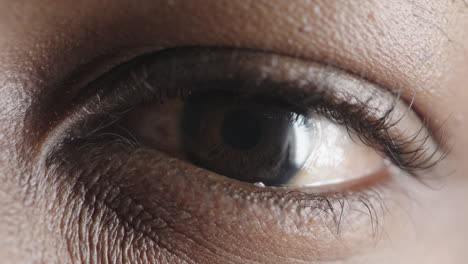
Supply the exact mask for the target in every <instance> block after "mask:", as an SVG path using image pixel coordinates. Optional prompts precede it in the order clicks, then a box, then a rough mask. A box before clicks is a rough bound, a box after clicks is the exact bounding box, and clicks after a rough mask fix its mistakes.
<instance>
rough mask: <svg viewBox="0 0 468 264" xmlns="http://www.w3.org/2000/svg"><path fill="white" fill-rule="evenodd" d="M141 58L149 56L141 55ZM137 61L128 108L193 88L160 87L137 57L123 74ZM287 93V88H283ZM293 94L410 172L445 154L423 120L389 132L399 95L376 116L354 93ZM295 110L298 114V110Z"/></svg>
mask: <svg viewBox="0 0 468 264" xmlns="http://www.w3.org/2000/svg"><path fill="white" fill-rule="evenodd" d="M144 61H148V60H147V59H146V58H144ZM150 61H151V60H150ZM139 65H141V66H142V67H140V70H137V71H133V70H132V71H130V72H129V76H130V83H131V86H132V90H134V89H136V90H139V91H141V93H142V98H141V99H139V102H133V103H128V102H122V103H123V104H127V103H128V104H129V105H131V106H130V107H128V108H127V109H131V108H132V107H133V106H135V104H137V103H154V102H159V103H164V100H165V98H168V97H174V96H178V97H180V98H182V99H184V98H186V97H187V96H189V95H190V93H192V92H195V91H194V90H193V89H192V88H188V89H186V87H184V86H180V87H171V88H176V89H171V88H169V87H160V86H156V85H153V84H150V83H148V82H146V79H147V78H148V76H149V74H148V72H147V71H146V69H147V68H146V64H145V63H142V64H140V62H139V61H138V60H135V61H132V62H131V63H129V64H128V65H124V67H123V69H124V72H123V74H126V73H127V71H126V70H125V69H128V68H131V67H129V66H132V67H139ZM246 77H247V79H249V78H255V77H254V76H250V75H249V76H246ZM231 81H232V80H231ZM251 81H255V80H251ZM262 81H263V82H264V81H266V82H267V83H266V84H265V83H262V84H261V86H268V85H274V86H275V87H273V88H274V89H268V90H269V92H271V93H276V94H273V96H272V95H271V94H267V92H265V91H263V95H266V96H267V97H269V98H272V97H273V98H275V97H278V98H281V96H284V93H285V90H288V89H282V94H280V93H278V91H275V90H276V88H278V87H277V86H278V85H279V84H278V83H275V82H274V81H269V80H268V79H267V80H262ZM281 85H291V83H289V84H288V83H285V84H283V83H282V84H281ZM292 85H295V84H292ZM283 88H284V87H283ZM287 88H288V87H287ZM208 90H209V89H208ZM196 92H198V91H196ZM234 92H236V91H234ZM237 92H239V93H241V91H237ZM296 92H297V91H296ZM286 93H288V92H287V91H286ZM302 93H304V92H302ZM288 94H289V93H288ZM292 94H293V95H291V96H292V97H293V98H290V99H289V100H285V101H286V102H285V103H286V105H288V106H290V109H291V110H292V111H297V110H298V108H299V110H300V109H304V110H310V111H315V112H317V113H318V114H321V115H322V116H324V117H326V118H328V119H330V120H332V121H334V122H336V123H338V124H341V125H344V126H345V127H346V128H347V129H348V131H350V132H351V131H354V132H356V133H355V134H356V135H357V136H358V139H359V140H360V141H362V142H363V143H364V144H366V145H368V146H370V147H373V148H375V149H377V150H378V151H379V152H380V153H382V154H384V155H386V156H387V158H388V159H389V160H390V161H392V162H393V164H394V165H396V166H397V167H399V168H401V169H403V170H405V171H408V172H410V173H412V174H414V173H415V172H416V171H418V170H423V169H428V168H431V167H433V166H434V165H436V164H437V163H438V162H439V161H440V160H442V159H443V158H444V157H445V154H440V151H439V149H438V148H435V149H431V148H428V147H427V146H426V145H427V144H426V143H427V141H429V140H431V138H432V135H431V134H430V133H427V134H424V136H423V138H422V139H420V138H419V137H420V136H421V133H423V132H426V129H425V124H424V122H422V124H421V129H420V130H418V131H416V132H415V133H414V134H413V135H406V134H403V133H402V134H399V135H395V134H391V133H390V130H391V129H392V127H394V126H397V124H398V120H397V121H394V120H392V118H391V117H392V114H393V110H394V107H395V106H396V104H397V100H399V99H400V98H399V95H396V96H395V101H394V102H393V105H392V106H391V107H390V108H389V110H388V111H387V112H385V114H384V115H383V116H382V115H380V116H379V117H376V116H373V115H372V114H371V113H370V110H371V109H369V106H368V105H367V102H359V98H356V97H353V99H354V100H355V101H358V103H353V104H351V103H347V102H344V101H343V102H340V103H338V102H336V101H333V100H329V99H325V98H326V97H330V95H329V94H328V92H325V91H318V90H317V89H316V90H314V91H312V92H306V93H304V94H301V95H300V94H296V95H294V92H292ZM143 95H144V96H143ZM304 95H305V96H304ZM244 96H247V98H248V97H251V96H262V94H255V93H253V94H249V93H246V92H245V91H244ZM301 96H302V97H301ZM282 99H283V98H282ZM372 99H373V98H368V100H367V101H370V100H372ZM119 100H124V101H129V102H130V101H133V100H134V99H128V100H127V99H126V98H125V97H122V98H120V99H119ZM411 106H412V105H410V106H409V109H411ZM298 113H299V114H301V112H300V111H299V112H298ZM401 118H403V117H401ZM350 135H351V133H350ZM438 146H439V144H438V145H437V147H438ZM429 151H430V152H429ZM438 155H439V156H438Z"/></svg>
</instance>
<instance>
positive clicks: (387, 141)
mask: <svg viewBox="0 0 468 264" xmlns="http://www.w3.org/2000/svg"><path fill="white" fill-rule="evenodd" d="M396 100H398V99H396ZM395 104H396V101H395V102H394V103H392V105H391V107H390V108H389V110H387V111H386V112H385V114H384V115H383V116H381V117H375V116H372V115H370V114H369V109H366V106H365V105H366V104H365V103H364V102H361V103H360V105H361V106H358V107H356V106H355V105H347V104H340V105H335V106H327V105H321V106H318V107H317V108H316V111H317V112H319V113H320V114H321V115H323V116H325V117H327V118H328V119H330V120H333V121H335V122H337V123H338V124H341V125H344V126H345V127H346V128H347V130H348V131H349V132H350V131H355V132H356V133H353V134H351V133H350V136H351V137H353V136H355V137H358V140H359V141H361V142H363V143H364V144H366V145H368V146H370V147H372V148H374V149H377V151H379V152H381V153H382V154H384V155H385V156H386V157H387V158H388V159H389V160H390V161H391V162H392V163H393V164H395V165H396V166H397V167H399V168H400V169H403V170H405V171H408V172H410V173H412V174H414V173H415V172H416V171H419V170H425V169H429V168H431V167H433V166H435V165H436V164H437V163H438V162H439V161H441V160H442V159H443V158H444V157H445V155H443V154H439V147H436V148H435V149H433V150H430V149H429V148H428V147H427V146H426V145H427V143H428V141H429V140H431V137H432V135H431V134H430V133H425V134H424V135H423V133H424V131H425V125H424V124H421V127H420V128H419V129H418V130H417V131H416V132H414V133H413V134H409V135H406V134H403V133H400V134H398V135H393V134H391V133H390V131H391V130H392V128H393V127H395V126H397V125H398V122H399V121H400V120H401V119H403V118H404V116H403V115H402V116H401V117H400V118H399V119H398V120H396V121H395V120H393V119H392V115H393V113H394V108H395V106H396V105H395ZM406 114H407V112H406V113H404V115H406Z"/></svg>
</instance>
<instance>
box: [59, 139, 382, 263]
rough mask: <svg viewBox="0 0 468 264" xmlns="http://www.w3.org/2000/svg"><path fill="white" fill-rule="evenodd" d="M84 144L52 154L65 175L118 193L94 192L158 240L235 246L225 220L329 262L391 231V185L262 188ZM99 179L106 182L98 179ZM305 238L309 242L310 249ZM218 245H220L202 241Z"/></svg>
mask: <svg viewBox="0 0 468 264" xmlns="http://www.w3.org/2000/svg"><path fill="white" fill-rule="evenodd" d="M82 143H84V142H82ZM82 143H79V142H77V143H76V142H75V143H68V146H66V147H65V148H64V149H63V150H60V151H59V152H58V153H56V154H54V155H53V156H52V157H51V159H50V163H51V164H62V165H60V168H59V171H63V172H64V173H66V174H69V175H80V179H79V181H81V182H82V183H83V185H84V186H88V187H90V188H94V189H96V190H101V191H100V192H102V191H106V190H107V191H106V192H110V191H109V189H114V190H115V189H117V190H118V191H117V193H118V195H117V194H115V195H108V193H107V195H103V194H99V193H96V191H94V195H95V196H97V197H104V198H103V199H104V200H102V201H101V202H102V203H104V204H106V206H107V207H108V208H110V209H111V210H112V211H113V212H114V213H116V214H117V215H118V216H119V218H121V219H122V221H124V222H127V223H128V225H129V226H130V227H131V228H132V229H134V230H135V231H136V232H143V234H144V235H145V236H149V237H150V238H151V236H155V235H159V236H161V234H168V233H171V232H175V231H174V230H177V232H181V234H183V236H187V237H193V238H194V239H196V240H200V241H203V239H204V238H203V236H202V237H200V236H201V234H200V233H199V232H201V231H203V230H204V231H203V232H215V233H216V234H212V235H213V236H214V237H215V238H216V239H219V240H221V239H224V240H225V241H224V242H223V243H228V242H227V241H229V240H232V241H231V242H232V243H235V241H236V239H238V238H236V234H234V233H230V232H227V233H225V234H223V232H226V231H225V229H223V228H221V227H217V228H214V229H213V228H211V227H212V225H213V224H215V223H218V224H219V225H227V226H228V230H231V231H234V230H237V228H240V227H242V228H244V231H245V232H247V234H248V236H251V237H252V239H254V238H255V239H260V240H265V241H266V240H271V239H274V237H275V236H276V235H282V236H285V237H288V238H289V239H290V241H292V242H291V243H293V244H294V243H298V245H297V247H296V249H301V250H299V251H298V252H290V253H291V256H294V255H296V256H300V255H301V254H304V252H310V245H315V247H316V248H317V254H320V257H321V258H323V259H324V260H327V259H326V258H327V256H336V254H331V252H332V251H333V252H334V253H336V252H339V251H340V250H342V251H343V254H345V255H347V254H349V251H348V250H349V249H347V248H346V247H347V246H345V247H343V248H341V247H342V246H343V245H348V246H349V245H352V247H351V248H353V249H354V248H358V245H360V246H359V247H362V248H366V247H365V246H364V244H365V245H367V243H369V244H372V243H374V238H375V237H378V236H379V235H378V234H379V233H380V232H382V231H383V230H382V228H383V227H377V225H376V221H378V220H377V219H379V218H380V217H382V216H381V215H382V214H383V213H384V212H383V211H382V208H383V207H384V205H383V204H382V203H384V201H383V200H384V198H383V195H385V193H386V192H387V191H388V190H387V189H386V188H385V187H382V188H369V189H367V187H362V188H361V187H357V189H356V190H354V191H352V190H350V191H348V192H342V193H341V192H336V193H333V192H330V193H320V192H316V191H315V193H314V192H307V191H305V190H298V191H292V190H287V189H283V190H281V189H274V188H260V187H255V186H253V185H250V184H243V183H240V182H235V181H233V180H229V179H226V178H224V177H220V176H217V175H214V174H212V173H210V172H207V171H204V170H202V169H199V168H195V167H193V166H192V165H189V164H186V163H183V162H181V161H178V160H175V159H172V158H170V157H167V156H166V155H165V154H162V153H159V152H157V151H154V150H148V149H133V148H131V147H129V146H126V145H122V144H121V143H109V142H107V143H102V142H101V143H93V144H90V143H84V145H82ZM104 157H107V158H104ZM110 160H112V161H110ZM69 166H71V167H69ZM94 178H99V179H101V180H99V181H98V182H94V180H92V179H94ZM90 181H93V183H92V184H91V183H90ZM369 185H373V183H372V184H371V183H369ZM114 192H115V191H114ZM77 193H80V192H79V191H78V192H77ZM87 193H89V192H88V191H87ZM87 200H90V199H87ZM91 200H93V199H91ZM129 201H131V204H132V206H131V207H129V205H130V204H128V202H129ZM88 206H94V204H89V205H88ZM132 208H134V209H132ZM138 208H140V209H138ZM141 210H143V211H141ZM158 219H159V220H158ZM365 223H367V224H365ZM252 225H253V226H252ZM189 227H192V228H189ZM194 227H195V229H196V230H195V231H196V232H195V231H194V230H193V228H194ZM208 227H210V228H208ZM205 228H208V229H205ZM172 229H174V230H172ZM199 229H201V230H199ZM267 230H268V232H267ZM356 230H361V235H360V236H359V241H355V239H357V238H356V237H353V234H354V232H356ZM193 232H195V233H193ZM258 232H260V233H258ZM265 232H266V233H265ZM179 235H180V234H179ZM337 238H339V239H340V242H339V243H338V241H337V240H336V239H337ZM163 239H164V238H163ZM304 241H308V242H307V243H309V244H308V245H307V246H304ZM164 243H171V241H164ZM210 243H216V242H212V241H211V242H210V241H203V243H202V244H204V245H205V246H209V244H210ZM278 243H279V242H278ZM356 243H364V244H362V245H361V244H356ZM301 245H302V246H301ZM325 245H330V248H328V247H326V246H325ZM272 246H273V247H280V246H281V245H280V243H279V244H276V243H273V245H272ZM367 246H369V245H367ZM319 249H320V250H319ZM252 250H259V251H260V250H262V249H260V248H258V249H255V248H253V249H252ZM329 253H330V254H329ZM316 259H317V256H314V260H316Z"/></svg>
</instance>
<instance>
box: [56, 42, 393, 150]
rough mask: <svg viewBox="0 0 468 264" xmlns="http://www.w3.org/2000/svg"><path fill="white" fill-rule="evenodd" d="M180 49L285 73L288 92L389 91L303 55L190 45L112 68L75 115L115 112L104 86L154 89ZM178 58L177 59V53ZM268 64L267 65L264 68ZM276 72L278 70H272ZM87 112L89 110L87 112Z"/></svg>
mask: <svg viewBox="0 0 468 264" xmlns="http://www.w3.org/2000/svg"><path fill="white" fill-rule="evenodd" d="M178 52H180V53H181V54H182V55H179V56H180V59H182V58H185V56H186V55H187V56H188V55H190V54H192V56H193V54H195V55H194V56H195V57H196V58H198V59H200V58H202V57H203V54H206V53H208V54H209V53H211V52H212V53H213V54H215V56H218V55H219V53H223V52H224V53H226V54H227V55H228V56H232V58H233V60H232V62H233V67H239V66H241V65H243V64H242V62H239V61H236V60H234V59H243V60H244V62H247V64H248V65H250V66H249V67H246V70H244V73H243V74H248V75H249V76H250V77H249V78H250V79H255V78H258V77H259V76H262V75H264V74H266V75H268V76H263V79H265V80H266V79H268V78H278V76H280V75H283V76H282V77H286V78H285V79H288V80H287V82H283V81H284V80H281V78H280V79H279V80H276V82H277V83H278V84H281V85H280V86H278V90H280V89H283V90H286V91H287V90H288V87H286V88H285V86H286V85H287V84H289V85H292V86H294V87H295V88H297V87H299V86H301V85H304V86H305V87H306V88H310V87H314V89H316V91H315V93H316V94H317V89H318V90H320V89H322V90H323V92H326V91H327V88H326V86H327V85H331V84H330V83H328V82H329V81H330V79H332V81H333V82H335V84H334V85H335V86H336V85H337V84H336V82H337V81H338V82H339V81H342V82H343V83H342V84H343V85H346V86H347V87H346V89H348V90H350V89H354V90H355V91H354V93H355V94H358V95H359V94H363V93H367V94H368V96H369V93H370V92H371V93H372V92H374V93H375V92H378V93H381V94H385V93H386V91H385V89H384V88H381V87H379V86H378V85H376V84H373V83H370V82H368V81H367V80H364V79H361V80H359V79H358V78H359V76H356V75H353V74H350V73H349V72H346V71H343V70H341V69H337V68H335V67H333V66H331V65H322V64H320V63H317V62H311V61H306V60H303V59H300V58H294V57H288V56H283V55H278V54H274V53H268V52H263V51H260V52H258V51H254V50H244V49H228V48H208V49H207V48H201V47H191V48H190V47H189V48H178V49H169V50H163V51H160V52H157V53H155V54H150V55H145V56H143V57H141V58H140V57H139V58H137V59H134V60H132V61H130V62H128V63H126V64H124V65H121V66H118V67H116V68H115V69H114V70H111V71H110V72H109V73H108V74H106V75H104V76H102V77H101V78H99V79H98V80H96V81H95V82H94V83H93V84H92V85H90V86H89V87H88V89H87V94H82V97H81V99H82V102H81V103H80V101H79V100H78V103H77V104H76V107H75V108H77V110H76V111H72V113H73V114H74V115H75V116H76V117H75V118H80V117H79V116H80V115H83V114H84V115H87V114H90V113H91V114H92V112H93V111H96V113H99V112H110V111H112V109H110V108H109V107H111V108H112V107H114V106H106V105H105V104H106V103H105V102H103V101H101V98H104V97H105V96H108V93H114V92H116V91H115V89H114V88H112V89H110V90H109V89H102V88H103V87H108V86H110V87H113V86H114V85H115V86H116V87H117V88H119V86H125V87H120V88H122V89H123V91H122V92H123V94H122V95H121V97H122V98H124V97H125V95H124V94H125V93H132V92H133V91H132V89H133V88H135V87H131V86H134V85H140V86H143V87H144V88H147V89H151V86H152V85H153V84H152V83H151V82H150V81H149V79H148V78H149V77H152V76H156V78H157V79H158V78H161V76H160V75H161V74H162V73H163V72H166V73H168V72H171V70H170V69H169V70H168V69H167V65H164V63H166V64H167V63H168V61H167V60H164V59H161V56H162V58H164V56H167V57H169V58H170V57H171V56H173V55H174V53H176V54H177V53H178ZM197 53H201V54H202V56H199V55H197ZM171 54H172V55H171ZM197 56H199V57H197ZM246 58H250V59H251V60H246ZM252 58H253V59H252ZM175 60H177V56H176V59H175ZM266 60H267V62H266ZM169 61H170V60H169ZM279 62H281V63H283V64H288V65H289V66H290V67H289V68H288V67H284V65H279V64H278V63H279ZM285 62H286V63H285ZM154 65H159V66H158V67H162V68H159V70H160V71H161V72H158V70H157V69H156V70H155V69H154V67H153V66H154ZM244 65H245V64H244ZM259 65H260V66H259ZM179 66H180V65H179ZM265 66H266V67H267V68H264V67H265ZM280 66H283V67H282V68H280ZM169 67H170V66H169ZM268 67H269V69H268ZM292 67H294V68H295V70H292ZM138 69H139V70H138ZM265 69H266V70H265ZM278 69H280V71H278ZM185 70H186V71H187V70H189V69H188V68H185ZM194 70H195V71H196V70H197V69H194ZM198 70H199V69H198ZM209 70H210V71H211V70H213V68H210V69H209ZM214 70H216V69H214ZM148 71H153V72H154V74H149V73H148ZM273 71H274V73H272V72H273ZM278 72H280V73H281V74H279V75H278ZM158 73H160V74H158ZM172 73H174V72H172ZM206 73H209V72H206ZM157 75H159V76H157ZM129 76H130V79H129ZM166 77H167V76H166ZM172 77H175V76H172ZM266 77H268V78H266ZM163 78H164V77H163ZM169 78H171V77H169ZM358 80H359V81H358ZM135 81H140V83H139V84H137V83H136V82H135ZM109 82H110V83H109ZM273 83H274V82H273ZM350 84H352V85H350ZM321 86H323V87H321ZM346 89H344V88H343V91H346ZM125 90H126V91H125ZM144 90H145V89H141V88H140V92H141V91H144ZM271 91H272V89H270V90H269V92H271ZM296 92H297V91H296ZM304 92H306V93H309V94H310V91H304ZM150 94H151V93H148V94H147V95H150ZM299 94H300V93H299ZM345 94H352V92H351V91H347V93H345ZM323 95H324V94H320V96H323ZM88 96H91V97H93V99H92V100H91V101H88V100H87V99H86V98H87V97H88ZM124 101H126V102H121V103H122V104H128V105H132V104H135V103H138V102H131V99H128V98H127V99H125V100H124ZM114 104H115V102H114ZM106 108H109V109H107V110H106ZM83 111H85V112H86V113H85V112H83ZM80 112H81V113H80ZM70 119H74V118H73V117H71V118H70ZM66 123H67V122H65V124H64V125H65V127H66V126H67V124H66ZM59 134H60V133H59ZM51 145H53V144H51Z"/></svg>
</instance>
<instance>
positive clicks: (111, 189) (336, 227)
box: [46, 134, 393, 240]
mask: <svg viewBox="0 0 468 264" xmlns="http://www.w3.org/2000/svg"><path fill="white" fill-rule="evenodd" d="M101 136H104V138H102V137H101ZM109 149H118V150H120V151H122V153H125V154H124V155H121V154H119V155H118V156H119V161H118V162H117V163H118V164H113V165H110V164H108V163H110V162H111V161H110V159H109V154H106V153H109V152H110V151H109ZM139 151H141V149H140V148H139V146H136V145H132V144H127V143H126V142H123V141H121V140H119V139H113V137H112V135H99V134H96V135H95V136H92V137H91V138H87V139H75V140H73V141H70V142H67V143H66V144H65V145H64V146H63V147H62V148H61V149H58V150H56V151H55V152H54V153H52V154H51V155H50V156H49V158H48V160H47V162H46V167H47V169H48V174H63V173H58V172H59V171H63V172H65V173H66V174H67V175H72V176H73V177H74V178H71V179H68V181H69V182H70V184H71V185H73V186H76V187H77V188H78V189H77V191H78V193H82V194H83V190H82V189H80V188H85V195H86V197H85V198H86V199H85V200H86V201H93V203H103V204H104V205H105V206H106V207H107V208H109V209H111V210H112V211H114V212H115V213H116V214H117V215H118V217H119V219H120V220H121V221H123V222H124V223H126V225H128V226H130V227H131V228H132V229H134V230H135V231H137V232H142V234H143V235H146V236H152V233H151V232H150V230H152V229H153V228H154V227H152V226H145V225H142V224H141V223H142V221H140V220H139V217H140V216H141V215H142V214H144V215H146V217H149V218H155V217H154V216H153V215H152V213H151V212H148V211H147V210H146V209H145V206H144V205H142V204H140V203H139V201H138V199H137V198H135V197H132V196H131V195H130V194H125V193H126V192H125V189H122V188H121V187H119V186H117V185H115V184H114V183H113V181H112V180H111V179H110V178H109V177H113V176H111V175H120V174H122V173H124V174H125V173H126V172H125V171H120V170H122V169H124V170H127V169H128V170H130V171H131V170H132V167H127V166H126V165H125V163H126V162H125V160H126V158H124V157H125V156H127V155H133V154H132V153H137V152H139ZM143 151H144V150H143ZM116 152H119V151H112V153H113V154H115V153H116ZM122 156H124V157H122ZM168 159H171V158H169V157H168ZM113 160H114V159H113ZM101 161H104V162H101ZM112 162H113V161H112ZM80 164H86V165H80ZM119 164H120V165H119ZM115 167H117V168H115ZM99 168H101V169H104V170H103V171H101V169H99ZM88 178H89V179H88ZM90 179H92V180H90ZM250 189H251V188H249V190H247V189H243V187H239V186H237V185H235V184H231V185H228V186H227V187H224V188H223V193H226V194H227V195H229V196H230V197H232V199H233V200H236V199H245V201H250V202H252V203H253V204H255V201H256V200H258V201H263V202H265V201H268V203H269V204H272V205H273V206H274V208H272V209H274V210H275V211H277V212H278V216H277V217H278V218H277V224H278V226H282V225H283V224H284V222H283V221H286V220H285V219H286V218H290V217H296V216H298V218H299V219H300V221H303V222H304V223H303V225H302V226H303V227H304V228H306V227H308V228H326V229H327V230H328V232H331V233H332V234H333V236H335V237H336V238H338V239H339V238H340V237H341V234H342V233H343V232H347V231H348V228H351V229H352V228H353V227H352V226H353V224H354V222H356V224H357V225H361V224H362V222H361V221H362V219H363V218H361V217H365V218H366V219H367V220H365V221H369V225H368V226H366V228H368V229H367V231H366V232H368V233H369V234H371V236H372V238H374V240H378V239H379V238H380V236H382V235H384V233H385V230H384V226H383V222H382V219H383V217H384V216H385V214H386V212H387V205H386V202H387V200H388V199H387V197H386V194H385V193H386V192H388V191H389V190H392V189H393V188H392V187H390V186H387V185H386V183H385V182H384V183H380V184H378V185H374V184H373V186H372V187H368V186H361V187H359V186H358V187H356V188H355V189H354V190H351V191H345V192H342V191H340V192H327V193H308V192H307V191H306V190H305V189H304V190H300V189H298V190H291V189H286V188H268V189H265V188H262V187H256V188H255V189H254V190H250ZM111 193H113V194H111ZM99 197H101V198H102V197H105V199H104V200H102V199H101V198H99ZM241 197H242V198H241ZM252 197H255V198H252ZM252 199H253V200H252ZM119 201H122V202H124V201H131V204H132V206H130V204H128V203H126V204H125V206H124V205H122V206H120V205H119ZM91 205H92V206H95V204H91ZM134 207H135V208H136V207H138V208H140V209H139V211H135V210H131V208H134ZM358 219H361V220H358ZM146 222H151V221H149V220H148V219H146ZM312 224H313V227H311V225H312Z"/></svg>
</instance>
